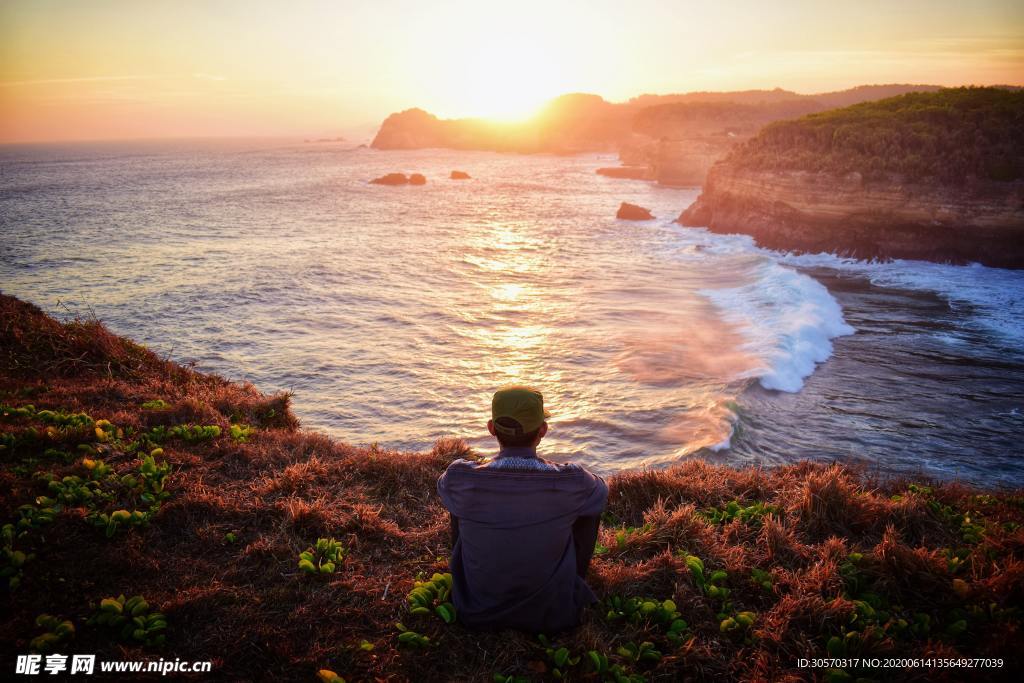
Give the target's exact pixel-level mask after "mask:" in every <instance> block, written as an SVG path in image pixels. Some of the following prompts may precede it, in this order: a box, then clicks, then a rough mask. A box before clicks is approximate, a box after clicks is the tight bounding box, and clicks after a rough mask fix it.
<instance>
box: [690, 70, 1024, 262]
mask: <svg viewBox="0 0 1024 683" xmlns="http://www.w3.org/2000/svg"><path fill="white" fill-rule="evenodd" d="M1022 122H1024V93H1021V92H1012V91H1007V90H999V89H994V88H983V89H981V88H963V89H950V90H945V91H939V92H935V93H917V94H913V95H905V96H901V97H896V98H891V99H889V100H882V101H880V102H876V103H866V104H861V105H857V106H854V107H849V108H846V109H840V110H835V111H832V112H826V113H824V114H818V115H811V116H808V117H805V118H803V119H798V120H796V121H791V122H784V123H781V124H773V125H772V126H769V127H767V128H766V129H765V130H764V131H762V133H761V134H759V135H758V136H757V137H755V138H753V139H752V140H750V141H749V142H747V143H745V144H744V145H742V146H740V147H738V148H737V149H736V150H734V152H733V153H731V154H730V155H729V156H728V157H727V158H726V159H725V160H723V161H721V162H719V163H717V164H716V165H715V166H714V167H713V168H712V170H711V172H710V173H709V175H708V179H707V183H706V184H705V186H704V190H703V192H702V193H701V195H700V197H698V199H697V201H696V202H694V204H692V205H691V206H690V207H688V208H687V209H686V210H684V211H683V212H682V214H681V215H680V217H679V219H678V220H679V222H680V223H681V224H683V225H687V226H704V227H707V228H708V229H710V230H712V231H714V232H721V233H734V232H735V233H745V234H749V235H752V236H753V237H754V238H755V239H756V240H757V242H758V243H759V244H761V245H762V246H765V247H768V248H774V249H791V250H796V251H809V252H817V251H828V252H835V253H840V254H846V255H850V256H856V257H860V258H909V259H925V260H931V261H943V262H947V261H948V262H954V263H964V262H971V261H976V262H980V263H983V264H985V265H990V266H996V267H1004V268H1021V267H1024V177H1021V175H1022V172H1024V169H1022V168H1020V167H1019V166H1018V163H1019V160H1020V159H1022V158H1024V149H1021V147H1022V145H1024V142H1022V133H1024V131H1022V126H1024V123H1022Z"/></svg>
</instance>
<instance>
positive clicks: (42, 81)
mask: <svg viewBox="0 0 1024 683" xmlns="http://www.w3.org/2000/svg"><path fill="white" fill-rule="evenodd" d="M153 78H154V76H82V77H79V78H38V79H35V80H31V81H3V82H0V87H2V88H13V87H16V86H23V85H48V84H51V83H97V82H105V81H147V80H151V79H153Z"/></svg>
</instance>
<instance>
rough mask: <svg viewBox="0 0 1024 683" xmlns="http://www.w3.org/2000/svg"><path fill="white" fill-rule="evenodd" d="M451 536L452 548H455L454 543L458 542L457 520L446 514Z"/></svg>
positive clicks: (453, 516)
mask: <svg viewBox="0 0 1024 683" xmlns="http://www.w3.org/2000/svg"><path fill="white" fill-rule="evenodd" d="M448 518H449V523H450V528H451V534H452V547H453V548H454V547H455V543H456V542H457V541H458V540H459V518H458V517H456V516H455V515H453V514H451V513H450V512H449V513H448Z"/></svg>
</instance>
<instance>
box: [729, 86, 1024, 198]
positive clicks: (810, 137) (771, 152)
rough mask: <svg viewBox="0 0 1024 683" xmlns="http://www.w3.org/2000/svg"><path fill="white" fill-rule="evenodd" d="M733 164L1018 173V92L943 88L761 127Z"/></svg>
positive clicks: (983, 175)
mask: <svg viewBox="0 0 1024 683" xmlns="http://www.w3.org/2000/svg"><path fill="white" fill-rule="evenodd" d="M729 162H730V163H731V164H733V165H735V166H737V167H739V168H747V169H759V170H808V171H829V172H833V173H839V174H845V173H849V172H852V171H857V172H860V173H862V174H863V175H864V176H865V178H868V179H871V178H880V177H883V176H885V175H886V174H888V173H898V174H902V175H903V176H904V177H905V178H906V179H907V180H910V181H916V180H923V179H926V178H934V179H936V180H938V181H940V182H942V183H944V184H949V185H960V184H963V183H964V182H966V181H967V179H968V178H970V177H975V178H980V179H988V180H996V181H1011V180H1016V179H1018V178H1022V177H1024V91H1021V90H1010V89H1001V88H946V89H942V90H939V91H937V92H917V93H908V94H905V95H900V96H898V97H891V98H888V99H884V100H878V101H874V102H862V103H860V104H856V105H853V106H850V107H846V108H843V109H834V110H830V111H826V112H821V113H817V114H810V115H808V116H805V117H803V118H800V119H795V120H792V121H779V122H776V123H773V124H771V125H769V126H766V127H765V128H764V129H763V130H762V131H761V132H760V134H758V135H757V136H756V137H755V138H753V139H751V140H750V141H748V142H746V143H745V144H744V145H742V146H741V147H739V148H737V149H736V150H734V151H733V153H732V154H731V155H730V156H729Z"/></svg>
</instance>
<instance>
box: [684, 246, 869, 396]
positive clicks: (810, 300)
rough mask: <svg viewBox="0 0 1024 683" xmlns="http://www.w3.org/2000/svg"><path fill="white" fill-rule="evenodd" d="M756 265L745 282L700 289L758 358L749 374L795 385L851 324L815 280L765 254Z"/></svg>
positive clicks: (786, 387) (769, 385) (791, 388)
mask: <svg viewBox="0 0 1024 683" xmlns="http://www.w3.org/2000/svg"><path fill="white" fill-rule="evenodd" d="M756 271H757V272H756V273H755V276H754V278H753V280H752V281H750V282H749V283H747V284H744V285H742V286H739V287H729V288H719V289H704V290H701V294H703V295H704V296H706V297H708V299H710V300H711V301H712V302H713V303H714V304H715V306H717V307H718V309H719V310H720V311H721V312H722V316H723V317H724V318H725V319H726V320H728V321H729V322H731V323H733V324H735V325H737V326H738V327H739V328H740V329H741V330H743V332H744V334H745V335H746V336H747V339H748V341H747V342H746V344H745V348H746V350H748V351H749V352H751V353H753V354H755V355H756V356H757V357H758V358H760V359H761V360H762V362H763V365H762V366H761V367H759V368H758V369H756V370H754V371H753V372H751V373H750V376H754V377H757V378H758V380H759V381H760V383H761V385H762V386H763V387H765V388H766V389H775V390H778V391H788V392H796V391H799V390H800V388H801V387H803V383H804V379H805V378H806V377H807V376H808V375H810V374H811V373H812V372H814V368H815V365H816V364H818V363H821V362H824V361H825V360H827V359H828V357H829V356H830V355H832V339H834V338H835V337H838V336H841V335H847V334H853V333H854V329H853V328H852V327H851V326H849V325H847V324H846V321H845V320H843V311H842V308H841V307H840V306H839V303H838V302H837V301H836V300H835V299H834V298H832V295H831V294H829V292H828V289H826V288H825V286H824V285H822V284H821V283H819V282H818V281H817V280H815V279H813V278H811V277H810V276H807V275H804V274H803V273H799V272H797V271H795V270H793V269H792V268H788V267H786V266H783V265H780V264H779V263H776V262H775V261H773V260H770V259H767V258H766V259H765V260H764V261H762V262H760V263H759V264H757V265H756Z"/></svg>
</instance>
